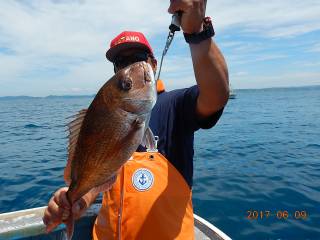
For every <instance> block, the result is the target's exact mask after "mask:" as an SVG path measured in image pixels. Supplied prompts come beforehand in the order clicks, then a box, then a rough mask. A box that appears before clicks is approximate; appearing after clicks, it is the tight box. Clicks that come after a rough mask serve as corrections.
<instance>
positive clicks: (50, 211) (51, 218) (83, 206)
mask: <svg viewBox="0 0 320 240" xmlns="http://www.w3.org/2000/svg"><path fill="white" fill-rule="evenodd" d="M67 191H68V188H67V187H64V188H60V189H59V190H57V191H56V192H55V193H54V195H53V197H52V198H51V199H50V201H49V203H48V207H47V208H46V210H45V212H44V216H43V219H42V220H43V223H44V224H45V225H46V231H47V232H51V231H52V230H53V229H55V228H56V227H57V226H58V225H59V224H61V223H62V222H65V221H66V220H67V219H68V218H69V216H70V214H73V218H74V219H78V218H80V217H81V216H82V215H83V214H84V213H85V211H86V210H87V209H88V207H89V206H90V205H91V202H93V200H94V199H95V198H94V199H92V198H93V197H94V196H93V195H92V194H91V193H89V194H86V195H85V196H83V197H82V198H80V199H79V200H78V201H77V202H75V203H74V204H73V206H72V209H71V206H70V203H69V201H68V199H67V194H66V193H67Z"/></svg>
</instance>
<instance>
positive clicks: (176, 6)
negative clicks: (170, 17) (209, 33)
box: [168, 0, 206, 33]
mask: <svg viewBox="0 0 320 240" xmlns="http://www.w3.org/2000/svg"><path fill="white" fill-rule="evenodd" d="M205 3H206V0H171V3H170V7H169V9H168V12H169V13H171V14H174V13H175V12H178V11H182V16H181V28H182V31H183V32H185V33H198V32H201V31H202V30H203V26H202V23H203V18H204V17H205V10H206V6H205Z"/></svg>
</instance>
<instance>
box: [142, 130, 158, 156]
mask: <svg viewBox="0 0 320 240" xmlns="http://www.w3.org/2000/svg"><path fill="white" fill-rule="evenodd" d="M158 139H159V137H158V136H154V135H153V132H152V130H151V129H150V128H149V127H148V128H147V129H146V131H145V133H144V137H143V139H142V143H141V145H142V146H145V147H146V148H147V152H158V149H157V147H158V146H157V142H158Z"/></svg>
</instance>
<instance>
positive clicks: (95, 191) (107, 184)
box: [92, 173, 118, 193]
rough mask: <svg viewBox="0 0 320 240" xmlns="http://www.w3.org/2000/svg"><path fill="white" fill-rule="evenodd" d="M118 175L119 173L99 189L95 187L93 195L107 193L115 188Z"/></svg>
mask: <svg viewBox="0 0 320 240" xmlns="http://www.w3.org/2000/svg"><path fill="white" fill-rule="evenodd" d="M117 175H118V173H115V174H113V175H112V176H111V177H110V178H108V180H107V181H106V182H105V183H104V184H102V185H100V186H99V187H95V188H93V189H92V192H93V193H100V192H106V191H109V189H110V188H111V187H112V186H113V184H114V183H115V182H116V180H117Z"/></svg>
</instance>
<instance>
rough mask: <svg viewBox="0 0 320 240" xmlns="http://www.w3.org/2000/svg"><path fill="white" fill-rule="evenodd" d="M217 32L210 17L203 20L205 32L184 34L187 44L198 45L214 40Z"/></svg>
mask: <svg viewBox="0 0 320 240" xmlns="http://www.w3.org/2000/svg"><path fill="white" fill-rule="evenodd" d="M214 34H215V32H214V29H213V26H212V21H211V18H210V17H205V18H204V19H203V31H202V32H199V33H183V35H184V39H185V40H186V42H187V43H192V44H198V43H200V42H202V41H204V40H206V39H208V38H212V37H213V36H214Z"/></svg>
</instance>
